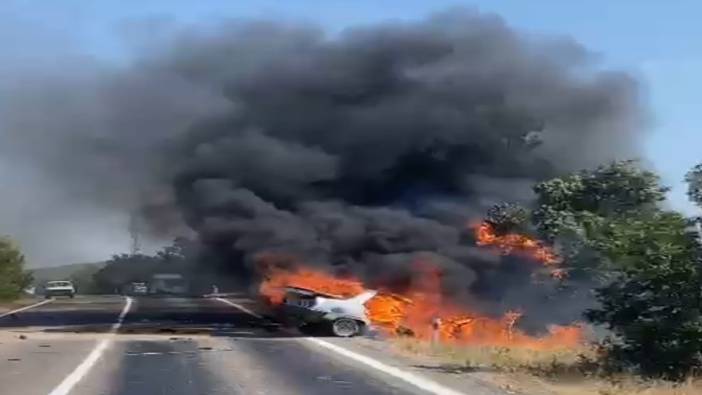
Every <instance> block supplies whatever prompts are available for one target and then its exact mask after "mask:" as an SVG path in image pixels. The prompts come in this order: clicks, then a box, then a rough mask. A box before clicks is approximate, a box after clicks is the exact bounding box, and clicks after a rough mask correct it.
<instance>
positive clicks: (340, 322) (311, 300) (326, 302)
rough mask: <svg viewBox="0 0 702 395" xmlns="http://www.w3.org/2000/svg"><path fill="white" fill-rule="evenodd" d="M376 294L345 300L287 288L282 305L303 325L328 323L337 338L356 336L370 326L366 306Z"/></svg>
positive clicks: (370, 292) (290, 315)
mask: <svg viewBox="0 0 702 395" xmlns="http://www.w3.org/2000/svg"><path fill="white" fill-rule="evenodd" d="M376 294H377V291H371V290H369V291H366V292H364V293H362V294H360V295H357V296H354V297H351V298H344V297H340V296H337V295H330V294H324V293H321V292H316V291H312V290H308V289H304V288H295V287H288V288H286V292H285V299H284V302H283V312H284V313H285V314H286V315H287V316H289V317H291V318H293V320H294V321H297V322H298V323H300V324H303V325H305V324H320V323H324V324H329V325H330V326H331V331H332V333H333V334H334V335H336V336H339V337H350V336H355V335H358V334H360V333H362V332H363V330H364V328H365V327H367V326H368V325H370V320H369V319H368V317H367V316H366V308H365V303H366V302H367V301H369V300H370V299H371V298H373V297H374V296H375V295H376Z"/></svg>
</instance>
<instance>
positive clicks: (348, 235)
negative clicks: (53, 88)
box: [22, 10, 645, 310]
mask: <svg viewBox="0 0 702 395" xmlns="http://www.w3.org/2000/svg"><path fill="white" fill-rule="evenodd" d="M145 48H148V51H147V50H145V51H144V53H143V54H142V55H141V56H140V57H138V59H137V60H136V61H135V62H134V64H133V65H132V66H131V67H129V68H128V69H126V70H119V71H116V72H111V73H98V74H99V75H97V76H95V77H94V79H91V80H90V81H88V83H86V82H85V81H81V83H80V84H77V88H76V87H71V86H62V87H60V88H61V89H59V92H69V96H70V94H71V93H76V94H79V93H81V92H83V91H85V90H86V89H87V91H89V92H90V93H91V94H95V96H94V97H93V96H90V97H89V98H90V100H91V102H94V103H97V104H92V105H91V107H88V108H87V109H80V110H79V112H78V113H79V114H80V115H81V116H82V118H81V119H80V122H82V124H80V123H79V124H77V125H76V123H77V122H78V121H76V120H75V119H71V118H70V117H69V116H68V115H66V114H65V111H64V109H58V110H56V109H51V108H48V107H47V111H49V113H52V114H53V111H63V113H62V114H63V115H62V116H63V118H65V119H58V120H57V122H58V124H57V125H52V126H51V127H53V128H58V129H57V130H58V134H55V135H52V136H50V137H49V138H48V141H47V142H46V143H45V144H47V145H43V143H39V144H38V147H39V148H37V145H35V144H36V139H24V140H22V141H23V142H24V143H25V146H26V147H32V148H33V149H37V150H40V151H41V150H47V151H49V153H50V154H46V153H44V152H39V157H40V158H42V160H44V161H46V162H47V163H51V164H52V166H53V167H51V168H52V169H53V170H54V171H56V177H59V178H61V180H62V182H63V183H65V184H67V185H83V186H86V185H87V186H89V187H90V188H91V191H93V192H94V193H93V192H90V193H88V195H89V197H90V198H91V199H95V198H104V203H106V204H108V205H109V206H110V207H117V208H119V209H124V208H125V207H132V206H134V205H136V206H139V207H141V208H142V212H143V213H145V215H146V218H147V219H148V221H149V223H150V224H151V225H152V227H153V228H154V229H155V230H158V231H160V232H161V233H163V234H168V233H169V232H172V231H173V230H174V229H179V226H181V225H182V224H185V225H186V226H185V227H184V228H187V229H191V230H194V231H195V233H196V234H197V236H198V238H199V239H200V241H201V243H202V244H203V245H204V246H206V248H207V254H208V255H207V256H208V259H207V262H206V263H203V264H208V263H209V264H210V265H213V266H217V267H218V269H219V270H225V271H227V272H229V273H236V274H237V275H239V276H251V275H253V274H254V272H255V265H254V263H253V261H254V260H255V257H256V256H257V254H260V253H271V252H273V253H284V254H290V255H293V256H296V257H298V258H299V259H300V260H303V261H305V262H306V263H307V264H310V265H317V266H324V267H327V268H331V269H332V270H338V271H343V272H350V273H354V274H356V275H360V276H362V277H363V278H364V279H366V280H367V281H368V282H369V283H371V284H377V283H385V284H392V285H393V286H398V287H401V286H402V284H403V283H405V282H406V281H407V278H409V277H411V275H412V274H411V273H410V269H409V268H410V267H411V265H410V263H411V262H412V261H415V260H417V259H422V260H430V261H431V262H433V263H434V264H436V265H438V266H440V267H441V268H442V270H443V271H444V273H445V274H446V275H445V279H446V280H445V288H446V292H447V293H448V294H450V295H451V296H453V297H455V298H457V299H459V300H465V301H470V302H471V303H478V304H480V303H486V304H485V306H489V307H488V309H497V310H500V309H506V308H510V307H513V306H510V305H512V304H524V303H532V302H533V303H543V301H542V300H541V299H539V298H542V296H543V294H544V293H545V292H547V291H546V290H544V289H545V288H548V287H541V291H535V292H529V293H528V294H525V293H524V292H525V291H524V290H525V289H527V288H528V287H529V273H530V271H531V270H532V269H533V268H534V267H536V266H538V265H536V264H533V263H531V262H524V259H521V258H515V257H500V256H497V255H495V254H494V253H493V252H491V251H487V250H485V249H479V248H476V247H475V246H474V240H472V231H471V230H470V229H468V228H467V224H468V221H470V220H474V219H476V218H480V217H481V216H483V215H484V214H485V212H486V210H487V209H488V208H489V207H490V206H491V205H493V204H495V203H498V202H502V201H510V202H517V203H525V204H528V203H529V202H530V201H531V198H532V196H531V192H530V186H531V185H532V184H533V183H534V182H536V181H539V180H543V179H545V178H548V177H552V176H556V175H559V174H562V173H564V172H566V171H571V170H575V169H580V168H583V167H587V166H593V165H596V164H599V163H601V162H603V161H606V160H612V159H615V158H628V157H636V156H638V155H639V152H640V149H639V148H640V142H641V140H642V136H641V130H642V129H643V128H642V126H643V125H642V123H643V122H642V120H643V119H644V118H645V117H644V115H645V114H644V113H643V111H642V106H641V103H640V101H641V100H640V97H639V87H638V84H637V82H636V81H635V80H633V79H632V78H631V77H630V76H628V75H627V74H625V73H622V72H616V71H605V70H602V69H600V68H599V67H598V65H597V64H596V63H595V62H594V57H593V56H592V55H591V54H590V53H589V52H588V51H587V50H585V49H584V48H582V47H581V46H580V45H578V44H577V43H575V42H573V41H572V40H570V39H566V38H543V37H532V36H528V35H523V34H520V33H518V32H515V31H514V30H512V29H511V28H509V27H508V26H507V25H506V24H505V23H504V22H503V21H502V20H501V19H500V18H498V17H495V16H491V15H482V14H478V13H475V12H472V11H466V10H451V11H449V12H445V13H441V14H437V15H435V16H432V17H429V18H427V19H425V20H422V21H419V22H407V23H388V24H380V25H376V26H368V27H359V28H353V29H347V30H345V31H343V32H342V33H339V34H338V35H329V34H325V32H323V31H322V30H320V29H318V28H316V27H314V26H309V25H301V24H289V23H278V22H242V21H236V22H232V23H227V24H224V25H221V26H218V27H216V28H209V29H190V30H184V31H178V32H176V33H173V34H172V35H171V36H169V38H168V39H166V40H164V42H161V43H159V45H149V46H145ZM67 84H68V83H67ZM69 85H70V84H69ZM86 86H87V87H88V88H89V89H88V88H85V87H86ZM71 89H72V91H70V90H71ZM74 99H75V100H78V101H80V100H83V99H82V98H80V97H75V98H74ZM70 104H71V103H67V104H66V106H68V107H69V109H71V108H73V107H70ZM86 111H87V112H88V113H87V114H86V113H85V112H86ZM50 119H51V121H52V122H54V121H56V117H51V118H50ZM91 122H93V123H97V124H99V125H100V126H101V127H100V128H99V131H100V133H96V131H95V130H93V129H90V126H91V125H92V124H91ZM76 126H77V127H76ZM49 144H51V145H49ZM66 144H70V145H71V146H72V147H75V150H74V151H73V152H76V153H77V155H73V156H72V157H70V158H63V159H66V160H67V163H65V164H62V165H61V166H57V165H56V163H57V162H58V161H56V160H55V159H56V158H54V157H53V155H55V154H56V152H62V151H60V150H58V149H57V146H59V147H60V146H65V145H66ZM44 147H48V148H44ZM95 164H99V165H100V166H95ZM76 169H82V170H81V171H78V173H80V174H81V176H80V177H72V176H70V175H68V176H67V174H73V175H75V171H76ZM67 170H71V171H72V173H71V172H69V171H67ZM73 178H76V179H73ZM117 185H123V186H124V185H127V186H128V188H126V190H125V188H119V189H118V188H117V187H116V186H117ZM116 190H119V191H120V194H117V195H113V192H114V191H116ZM531 299H534V300H531ZM554 310H556V308H555V307H554Z"/></svg>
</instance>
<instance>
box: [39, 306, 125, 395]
mask: <svg viewBox="0 0 702 395" xmlns="http://www.w3.org/2000/svg"><path fill="white" fill-rule="evenodd" d="M131 307H132V298H130V297H127V302H126V303H125V304H124V308H122V312H121V313H120V314H119V317H117V322H115V323H114V324H112V327H111V328H110V332H109V333H108V334H107V335H106V336H105V338H103V339H102V340H100V341H99V342H98V344H97V345H96V346H95V348H93V351H91V352H90V354H88V356H87V357H86V358H85V359H84V360H83V362H81V363H80V365H78V367H76V368H75V369H74V370H73V372H71V373H70V374H69V375H68V376H66V378H65V379H63V381H62V382H61V384H59V385H58V387H56V388H54V390H53V391H51V392H50V393H49V395H68V393H69V392H71V390H72V389H73V387H75V385H76V384H78V382H79V381H80V380H81V379H83V377H85V376H86V375H87V374H88V372H89V371H90V369H91V368H92V367H93V366H94V365H95V363H96V362H97V361H98V360H99V359H100V357H101V356H102V354H103V353H104V352H105V350H107V348H108V347H109V346H110V344H112V338H113V337H114V334H115V333H116V332H117V330H118V329H119V327H120V326H121V325H122V322H124V317H126V316H127V313H129V309H130V308H131Z"/></svg>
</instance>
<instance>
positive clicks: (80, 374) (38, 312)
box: [0, 296, 458, 395]
mask: <svg viewBox="0 0 702 395" xmlns="http://www.w3.org/2000/svg"><path fill="white" fill-rule="evenodd" d="M230 300H231V301H233V302H234V303H239V304H242V303H245V302H246V300H244V299H241V300H237V299H236V298H234V299H230ZM307 340H309V339H308V338H304V337H301V336H299V335H296V334H295V333H294V332H290V331H288V330H285V329H281V328H280V327H279V326H277V325H276V324H275V323H272V322H270V321H267V320H266V319H263V318H260V317H255V316H253V315H251V314H248V313H246V312H243V311H241V310H239V309H237V308H234V307H233V306H231V305H227V304H225V303H224V302H222V301H218V300H215V299H205V298H171V297H168V298H155V297H143V298H135V299H133V300H132V301H130V302H127V299H126V298H123V297H119V296H105V297H77V298H76V299H73V300H71V299H57V300H55V301H53V302H51V303H48V304H44V305H41V306H38V307H36V308H33V309H29V310H26V311H23V312H19V313H17V314H14V315H10V316H6V317H2V318H0V386H1V389H0V393H3V394H18V395H20V394H21V395H32V394H43V395H46V394H50V395H66V394H75V395H97V394H101V395H102V394H105V395H142V394H143V395H159V394H163V395H166V394H167V395H179V394H213V395H216V394H312V395H314V394H320V395H322V394H325V395H326V394H428V393H434V394H439V393H441V394H455V393H458V392H453V393H452V392H450V391H448V392H447V391H444V389H441V388H439V389H435V390H431V385H432V383H429V384H426V383H424V384H425V385H424V387H422V385H417V384H413V383H412V380H411V379H405V378H403V377H401V376H402V375H403V374H404V372H400V373H397V372H390V374H388V372H386V371H383V368H382V367H380V368H379V367H377V366H376V367H374V365H373V364H374V362H373V361H371V362H367V361H364V360H363V359H362V358H361V357H357V356H355V355H351V356H350V357H349V355H345V351H344V350H341V351H339V350H334V349H332V350H329V348H330V347H331V348H334V347H335V346H329V347H327V346H325V347H320V346H319V344H316V343H315V342H317V343H318V342H319V341H318V340H313V341H307ZM325 344H326V343H325ZM354 358H355V359H354ZM359 358H361V359H359ZM359 361H360V362H359ZM408 380H409V381H408ZM422 383H423V382H420V384H422ZM427 385H429V387H427ZM427 388H429V390H427Z"/></svg>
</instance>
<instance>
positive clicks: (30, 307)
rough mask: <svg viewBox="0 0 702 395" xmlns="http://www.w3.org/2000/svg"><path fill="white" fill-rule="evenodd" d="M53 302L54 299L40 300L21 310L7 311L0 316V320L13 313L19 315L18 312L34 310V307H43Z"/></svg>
mask: <svg viewBox="0 0 702 395" xmlns="http://www.w3.org/2000/svg"><path fill="white" fill-rule="evenodd" d="M53 301H54V299H46V300H42V301H41V302H39V303H34V304H32V305H29V306H24V307H22V308H20V309H17V310H12V311H8V312H7V313H3V314H0V318H2V317H7V316H8V315H12V314H15V313H19V312H20V311H25V310H29V309H33V308H35V307H39V306H41V305H44V304H47V303H51V302H53Z"/></svg>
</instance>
